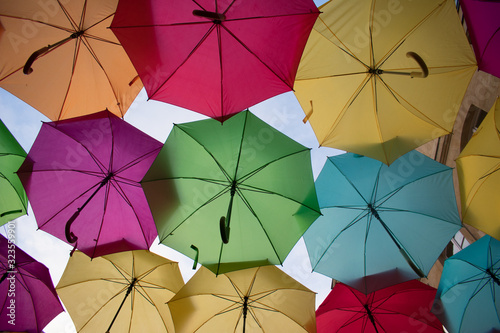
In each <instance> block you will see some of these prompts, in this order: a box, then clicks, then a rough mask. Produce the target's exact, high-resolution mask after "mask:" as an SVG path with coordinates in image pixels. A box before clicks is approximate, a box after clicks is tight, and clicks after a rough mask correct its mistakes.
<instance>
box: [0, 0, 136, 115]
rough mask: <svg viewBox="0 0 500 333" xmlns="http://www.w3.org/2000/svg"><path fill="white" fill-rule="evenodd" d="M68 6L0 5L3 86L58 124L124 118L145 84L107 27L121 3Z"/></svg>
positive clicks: (104, 0)
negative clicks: (98, 116) (98, 115)
mask: <svg viewBox="0 0 500 333" xmlns="http://www.w3.org/2000/svg"><path fill="white" fill-rule="evenodd" d="M64 3H65V4H64V5H63V4H62V2H55V1H54V2H48V1H2V2H0V26H3V29H4V32H3V33H2V34H1V35H0V36H1V38H0V87H2V88H4V89H5V90H7V91H9V92H10V93H12V94H13V95H15V96H17V97H18V98H20V99H21V100H23V101H25V102H26V103H28V104H30V105H31V106H33V107H34V108H35V109H37V110H38V111H40V112H41V113H43V114H44V115H46V116H47V117H48V118H50V119H51V120H54V121H56V120H62V119H66V118H73V117H77V116H82V115H86V114H91V113H94V112H95V111H97V110H104V109H106V108H107V109H108V110H109V111H111V112H112V113H114V114H116V115H118V116H121V117H122V116H123V115H124V114H125V112H126V111H127V109H128V107H129V106H130V104H131V103H132V102H133V100H134V99H135V97H136V96H137V94H138V93H139V91H140V90H141V88H142V82H141V81H140V80H138V79H137V78H138V76H137V72H136V71H135V69H134V67H133V65H132V63H131V62H130V60H129V58H128V56H127V55H126V53H125V51H124V50H123V48H122V46H121V45H120V43H119V42H118V40H117V39H116V37H115V36H114V34H113V32H112V31H111V30H110V29H108V27H109V25H110V23H111V20H112V19H113V17H114V13H115V9H116V6H117V3H118V0H87V1H84V0H73V1H69V2H64Z"/></svg>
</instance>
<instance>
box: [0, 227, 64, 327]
mask: <svg viewBox="0 0 500 333" xmlns="http://www.w3.org/2000/svg"><path fill="white" fill-rule="evenodd" d="M9 230H10V231H9V232H8V233H7V237H8V238H6V237H4V236H3V235H0V304H1V307H0V330H1V331H17V332H23V331H24V332H27V333H39V332H41V331H42V329H43V328H44V327H45V326H46V325H47V324H48V323H49V322H50V321H52V319H54V318H55V317H56V316H57V315H58V314H59V313H61V312H62V311H63V307H62V305H61V302H60V301H59V297H58V296H57V293H56V290H55V289H54V285H53V283H52V278H51V276H50V272H49V270H48V268H47V267H46V266H45V265H43V264H42V263H40V262H38V261H36V260H35V259H33V258H32V257H31V256H29V255H28V254H27V253H26V252H24V251H23V250H22V249H20V248H19V247H17V246H16V245H15V240H16V234H15V230H14V229H9Z"/></svg>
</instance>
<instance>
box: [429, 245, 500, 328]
mask: <svg viewBox="0 0 500 333" xmlns="http://www.w3.org/2000/svg"><path fill="white" fill-rule="evenodd" d="M499 292H500V242H499V241H498V240H496V239H494V238H492V237H490V236H489V235H486V236H484V237H482V238H480V239H479V240H477V241H475V242H474V243H472V244H471V245H469V246H468V247H466V248H465V249H463V250H461V251H460V252H458V253H456V254H455V255H454V256H452V257H450V258H448V259H447V260H446V261H445V263H444V268H443V273H442V275H441V280H440V281H439V287H438V290H437V294H436V300H435V303H434V306H433V310H432V311H433V312H434V313H435V314H436V316H437V317H438V318H439V319H440V320H441V322H442V323H443V325H444V326H445V328H446V329H447V330H448V332H450V333H459V332H462V333H465V332H498V331H500V319H499V318H500V304H499V303H498V293H499Z"/></svg>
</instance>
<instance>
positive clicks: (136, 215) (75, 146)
mask: <svg viewBox="0 0 500 333" xmlns="http://www.w3.org/2000/svg"><path fill="white" fill-rule="evenodd" d="M161 147H162V143H161V142H159V141H157V140H155V139H154V138H152V137H150V136H149V135H147V134H146V133H143V132H141V131H140V130H139V129H137V128H135V127H134V126H132V125H130V124H129V123H127V122H126V121H124V120H122V119H121V118H119V117H117V116H115V115H114V114H112V113H111V112H109V111H107V110H106V111H102V112H98V113H94V114H92V115H88V116H83V117H77V118H71V119H67V120H61V121H56V122H46V123H43V124H42V127H41V129H40V132H39V133H38V136H37V138H36V140H35V142H34V143H33V146H32V147H31V149H30V151H29V153H28V156H27V157H26V159H25V161H24V163H23V164H22V165H21V167H20V169H19V171H18V175H19V178H20V179H21V182H22V183H23V186H24V188H25V190H26V193H27V195H28V199H29V201H30V204H31V206H32V208H33V212H34V215H35V217H36V221H37V223H38V226H39V228H40V229H41V230H44V231H46V232H48V233H50V234H52V235H54V236H55V237H57V238H59V239H61V240H63V241H65V242H67V243H69V244H72V245H74V246H75V247H76V248H77V249H79V250H80V251H82V252H84V253H85V254H86V255H88V256H89V257H98V256H101V255H104V254H110V253H115V252H121V251H130V250H142V249H149V247H150V246H151V244H152V243H153V241H154V239H155V238H156V236H157V235H158V232H157V231H156V226H155V224H154V221H153V217H152V215H151V210H150V209H149V205H148V202H147V200H146V197H145V195H144V191H143V190H142V187H141V185H140V181H141V179H142V177H143V176H144V175H145V173H146V172H147V170H148V169H149V167H150V166H151V164H152V163H153V161H154V159H155V158H156V155H157V154H158V153H159V151H160V149H161Z"/></svg>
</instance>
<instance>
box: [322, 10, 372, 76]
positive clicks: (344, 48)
mask: <svg viewBox="0 0 500 333" xmlns="http://www.w3.org/2000/svg"><path fill="white" fill-rule="evenodd" d="M317 22H321V23H323V25H324V28H325V29H327V30H328V31H329V32H330V33H331V34H332V35H333V36H334V37H335V38H336V39H337V41H338V42H339V43H340V44H342V47H340V46H339V45H337V44H335V43H333V42H331V41H330V40H329V39H328V38H326V37H325V36H324V35H323V34H321V36H322V37H323V38H324V39H326V40H327V41H328V42H329V43H332V44H333V45H334V46H336V47H337V48H339V49H340V50H341V51H342V52H344V53H346V54H347V55H348V56H350V57H351V58H353V59H354V60H356V61H357V62H359V63H360V64H362V65H363V66H365V67H366V69H368V68H370V66H369V65H367V64H365V63H364V62H363V61H361V59H359V58H358V57H357V56H356V55H355V54H354V52H352V51H351V50H350V49H349V46H347V45H346V44H344V42H342V40H341V39H340V38H338V37H337V34H336V33H334V32H333V30H332V29H331V28H330V26H329V25H328V24H326V23H325V21H323V17H322V16H321V15H319V16H318V19H317ZM339 76H342V75H339Z"/></svg>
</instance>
